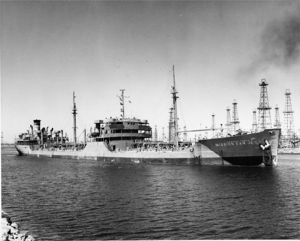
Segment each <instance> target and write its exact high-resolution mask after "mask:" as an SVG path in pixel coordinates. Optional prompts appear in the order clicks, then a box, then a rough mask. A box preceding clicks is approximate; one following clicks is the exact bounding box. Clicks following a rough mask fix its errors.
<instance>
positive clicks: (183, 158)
mask: <svg viewBox="0 0 300 241" xmlns="http://www.w3.org/2000/svg"><path fill="white" fill-rule="evenodd" d="M16 149H17V151H18V152H19V154H20V155H30V156H36V157H51V158H66V159H82V160H99V161H102V162H104V163H149V164H150V163H152V164H179V165H180V164H191V165H198V164H200V159H199V157H200V153H199V152H197V151H196V150H195V149H194V148H193V149H190V148H187V149H185V150H179V151H171V150H168V151H154V150H152V151H149V150H148V151H147V150H145V151H137V150H131V151H110V150H109V149H108V148H107V147H106V146H105V144H104V143H103V142H91V143H88V144H87V146H86V147H85V148H84V149H83V150H79V151H76V150H48V149H43V150H41V149H37V147H29V146H25V145H16Z"/></svg>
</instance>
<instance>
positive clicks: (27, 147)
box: [15, 66, 280, 166]
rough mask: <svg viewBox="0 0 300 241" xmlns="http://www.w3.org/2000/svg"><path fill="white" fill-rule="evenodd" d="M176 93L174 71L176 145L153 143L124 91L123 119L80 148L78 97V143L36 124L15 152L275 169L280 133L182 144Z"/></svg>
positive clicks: (99, 127)
mask: <svg viewBox="0 0 300 241" xmlns="http://www.w3.org/2000/svg"><path fill="white" fill-rule="evenodd" d="M177 93H178V92H177V91H176V87H175V74H174V66H173V86H172V92H171V94H172V100H173V103H172V104H173V106H172V108H173V117H174V118H173V121H174V123H173V127H174V128H173V129H174V135H173V140H172V141H169V142H159V141H153V140H152V128H151V126H150V125H149V123H148V121H147V120H141V119H137V118H127V117H126V116H125V99H124V89H122V90H121V95H120V96H119V98H120V105H121V116H120V118H109V119H106V120H97V121H95V123H94V130H92V131H91V132H90V134H89V135H88V140H87V138H86V136H87V135H86V133H85V132H84V141H83V142H81V143H79V142H77V135H76V129H77V126H76V114H77V108H76V102H75V93H74V92H73V112H72V114H73V122H74V126H73V131H74V133H73V134H74V137H73V142H70V141H69V139H68V138H67V137H66V135H64V132H63V131H62V130H59V131H54V130H53V128H52V129H51V130H50V131H49V129H48V127H47V128H41V121H40V120H38V119H37V120H34V121H33V125H30V130H28V131H27V132H26V133H22V134H21V135H19V139H17V140H16V143H15V147H16V149H17V151H18V153H19V155H31V156H37V157H40V156H41V157H42V156H44V157H52V158H75V159H83V160H84V159H87V160H88V159H94V160H100V161H103V162H104V163H106V162H108V163H168V164H191V165H199V164H201V163H202V162H203V161H204V160H208V161H209V160H211V159H214V158H219V159H221V160H222V161H226V162H228V163H230V164H232V165H242V166H251V165H254V166H257V165H261V164H264V165H265V166H272V165H276V163H277V152H278V142H279V136H280V129H267V130H264V131H262V132H258V133H253V134H243V135H241V134H237V135H233V136H230V137H221V138H211V139H205V140H199V141H196V142H195V143H191V142H183V141H180V140H179V135H178V134H179V131H178V118H177V103H176V101H177V99H178V96H177Z"/></svg>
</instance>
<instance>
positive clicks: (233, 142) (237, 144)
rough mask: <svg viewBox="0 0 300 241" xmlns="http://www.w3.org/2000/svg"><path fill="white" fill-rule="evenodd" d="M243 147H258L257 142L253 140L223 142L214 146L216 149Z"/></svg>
mask: <svg viewBox="0 0 300 241" xmlns="http://www.w3.org/2000/svg"><path fill="white" fill-rule="evenodd" d="M243 145H258V142H257V140H255V139H254V138H253V139H250V140H236V141H224V142H218V143H215V146H217V147H226V146H243Z"/></svg>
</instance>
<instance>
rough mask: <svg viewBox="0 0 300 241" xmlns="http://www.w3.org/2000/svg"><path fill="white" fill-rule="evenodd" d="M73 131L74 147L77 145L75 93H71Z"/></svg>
mask: <svg viewBox="0 0 300 241" xmlns="http://www.w3.org/2000/svg"><path fill="white" fill-rule="evenodd" d="M72 114H73V129H74V147H76V145H77V138H76V129H77V127H76V115H77V108H76V103H75V92H74V91H73V111H72Z"/></svg>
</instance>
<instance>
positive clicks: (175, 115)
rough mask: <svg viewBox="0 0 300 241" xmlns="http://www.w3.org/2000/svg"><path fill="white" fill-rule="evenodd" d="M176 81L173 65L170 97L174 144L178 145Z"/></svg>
mask: <svg viewBox="0 0 300 241" xmlns="http://www.w3.org/2000/svg"><path fill="white" fill-rule="evenodd" d="M177 93H178V92H177V90H176V83H175V67H174V65H173V86H172V92H171V94H172V99H173V113H174V129H175V131H174V145H175V147H176V148H177V147H178V118H177V99H178V98H179V97H178V96H177Z"/></svg>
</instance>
